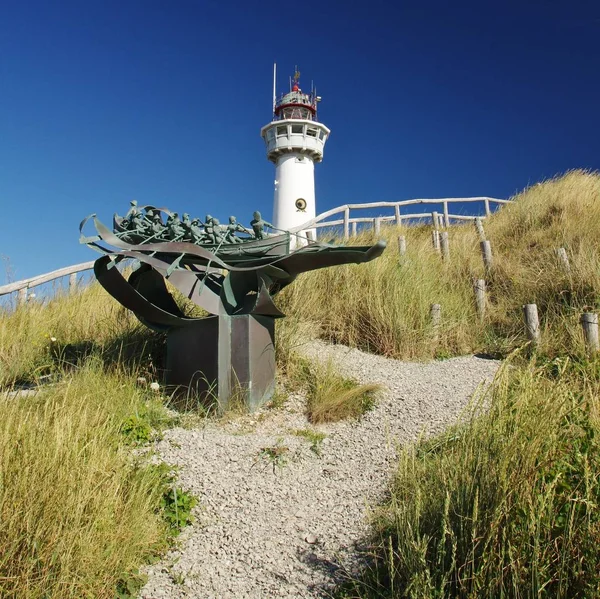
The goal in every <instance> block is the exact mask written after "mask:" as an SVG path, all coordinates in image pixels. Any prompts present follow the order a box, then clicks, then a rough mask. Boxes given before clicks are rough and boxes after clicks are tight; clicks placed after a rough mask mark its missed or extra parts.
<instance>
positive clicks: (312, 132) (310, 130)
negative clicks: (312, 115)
mask: <svg viewBox="0 0 600 599" xmlns="http://www.w3.org/2000/svg"><path fill="white" fill-rule="evenodd" d="M306 135H308V136H310V137H317V130H316V129H313V128H312V127H308V128H307V129H306Z"/></svg>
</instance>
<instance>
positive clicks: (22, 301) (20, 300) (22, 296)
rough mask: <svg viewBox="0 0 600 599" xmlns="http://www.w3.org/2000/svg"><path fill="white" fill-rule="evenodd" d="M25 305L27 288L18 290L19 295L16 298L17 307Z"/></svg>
mask: <svg viewBox="0 0 600 599" xmlns="http://www.w3.org/2000/svg"><path fill="white" fill-rule="evenodd" d="M26 303H27V287H23V289H19V295H18V296H17V306H24V305H25V304H26Z"/></svg>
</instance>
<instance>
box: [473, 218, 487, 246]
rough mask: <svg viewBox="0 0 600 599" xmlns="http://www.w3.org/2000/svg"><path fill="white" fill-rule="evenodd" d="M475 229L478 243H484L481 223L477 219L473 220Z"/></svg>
mask: <svg viewBox="0 0 600 599" xmlns="http://www.w3.org/2000/svg"><path fill="white" fill-rule="evenodd" d="M474 222H475V228H476V229H477V234H478V235H479V241H485V231H484V229H483V221H482V220H481V219H480V218H479V217H478V218H476V219H475V221H474Z"/></svg>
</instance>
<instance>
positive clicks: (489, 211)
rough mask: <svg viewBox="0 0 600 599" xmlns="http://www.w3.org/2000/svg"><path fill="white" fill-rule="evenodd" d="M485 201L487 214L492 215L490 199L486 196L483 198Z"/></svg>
mask: <svg viewBox="0 0 600 599" xmlns="http://www.w3.org/2000/svg"><path fill="white" fill-rule="evenodd" d="M483 203H484V204H485V215H486V216H490V214H492V211H491V210H490V201H489V200H488V199H487V198H486V199H485V200H483Z"/></svg>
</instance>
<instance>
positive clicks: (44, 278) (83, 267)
mask: <svg viewBox="0 0 600 599" xmlns="http://www.w3.org/2000/svg"><path fill="white" fill-rule="evenodd" d="M457 203H470V204H473V203H479V204H480V205H481V204H483V209H484V211H485V215H486V216H489V215H490V214H492V212H493V210H492V205H494V204H496V205H502V204H508V203H510V200H499V199H496V198H488V197H474V198H441V199H417V200H401V201H398V202H373V203H366V204H346V205H344V206H339V207H337V208H333V209H331V210H328V211H326V212H323V213H322V214H319V215H318V216H316V217H315V218H314V219H312V220H310V221H308V222H306V223H304V224H302V225H301V226H299V227H295V228H294V229H291V232H292V233H296V234H299V235H303V234H304V235H306V236H309V231H308V230H311V229H319V228H326V227H329V228H331V227H336V226H337V227H340V226H341V227H343V229H342V230H343V234H344V239H349V238H350V236H351V234H352V235H355V234H356V233H357V226H358V224H359V223H362V224H363V226H364V225H365V224H366V225H369V226H372V227H373V228H374V230H375V232H376V233H379V231H380V229H381V224H382V223H385V224H387V223H392V224H395V225H396V226H398V227H400V226H402V224H403V223H404V224H406V223H409V222H411V221H414V220H422V219H431V223H432V224H433V226H434V228H435V229H438V228H440V227H441V226H444V227H449V226H450V224H451V223H452V221H458V222H461V221H473V220H475V219H480V218H484V217H483V216H481V217H479V216H471V215H464V214H451V213H450V206H451V205H452V204H457ZM419 204H422V205H424V206H427V205H441V206H442V213H441V214H440V213H438V212H435V211H433V212H422V213H418V214H408V213H407V214H402V208H403V207H405V206H414V205H419ZM384 208H385V209H392V210H393V215H389V216H387V215H382V216H375V217H373V216H368V217H360V216H359V217H352V218H351V217H350V212H351V211H361V210H362V211H365V210H370V211H372V210H381V209H384ZM338 214H343V218H341V219H337V220H328V219H330V218H331V217H332V216H336V215H338ZM93 267H94V261H91V262H84V263H83V264H75V265H74V266H68V267H65V268H60V269H58V270H54V271H52V272H49V273H46V274H43V275H38V276H36V277H31V278H29V279H24V280H22V281H16V282H15V283H9V284H8V285H3V286H0V296H4V295H7V294H10V293H18V298H17V302H18V304H23V303H25V302H26V301H27V296H28V292H29V290H30V289H33V288H35V287H37V286H39V285H43V284H44V283H49V282H51V281H56V280H58V279H61V278H63V277H67V276H68V277H69V290H70V291H73V290H74V289H75V288H76V285H77V274H78V273H81V272H85V271H88V270H91V269H92V268H93Z"/></svg>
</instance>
